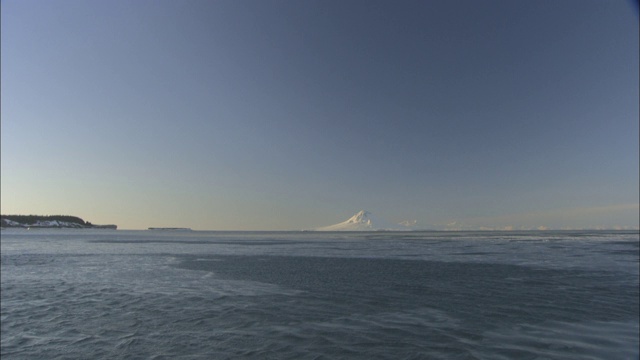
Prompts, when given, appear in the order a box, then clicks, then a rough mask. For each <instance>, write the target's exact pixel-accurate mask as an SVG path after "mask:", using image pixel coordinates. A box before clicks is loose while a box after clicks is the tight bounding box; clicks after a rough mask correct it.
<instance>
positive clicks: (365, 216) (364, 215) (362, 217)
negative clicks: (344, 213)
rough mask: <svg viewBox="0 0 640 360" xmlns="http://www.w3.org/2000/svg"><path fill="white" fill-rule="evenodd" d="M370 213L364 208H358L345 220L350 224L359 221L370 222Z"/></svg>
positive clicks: (358, 222) (359, 222)
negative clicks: (358, 209)
mask: <svg viewBox="0 0 640 360" xmlns="http://www.w3.org/2000/svg"><path fill="white" fill-rule="evenodd" d="M370 215H371V213H370V212H368V211H366V210H360V211H358V212H357V213H356V214H355V215H353V216H352V217H350V218H349V220H347V222H348V223H350V224H361V223H364V224H371V219H370V218H369V216H370Z"/></svg>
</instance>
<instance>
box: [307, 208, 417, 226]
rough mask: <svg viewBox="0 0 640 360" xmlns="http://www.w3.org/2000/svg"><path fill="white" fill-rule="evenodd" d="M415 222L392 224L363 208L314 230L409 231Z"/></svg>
mask: <svg viewBox="0 0 640 360" xmlns="http://www.w3.org/2000/svg"><path fill="white" fill-rule="evenodd" d="M411 225H413V223H409V222H404V223H401V224H392V223H389V222H387V221H384V220H382V219H380V218H377V217H375V216H374V215H373V214H372V213H370V212H369V211H365V210H361V211H358V212H357V213H356V214H355V215H353V216H352V217H350V218H349V219H347V220H346V221H343V222H341V223H338V224H334V225H329V226H323V227H319V228H316V229H313V230H314V231H409V230H413V229H412V228H410V227H409V226H411Z"/></svg>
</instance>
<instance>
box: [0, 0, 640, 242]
mask: <svg viewBox="0 0 640 360" xmlns="http://www.w3.org/2000/svg"><path fill="white" fill-rule="evenodd" d="M0 6H1V33H0V36H1V43H0V46H1V52H0V54H1V103H2V107H1V110H0V111H1V113H0V115H1V144H0V146H1V183H0V186H1V199H2V200H1V211H2V214H42V215H49V214H69V215H76V216H79V217H82V218H83V219H85V220H88V221H91V222H93V223H98V224H99V223H114V224H117V225H118V227H119V228H121V229H146V228H148V227H190V228H193V229H201V230H205V229H210V230H298V229H309V228H317V227H322V226H326V225H330V224H336V223H339V222H341V221H344V220H345V219H348V218H349V217H350V216H352V215H353V214H354V213H356V212H357V211H359V210H362V209H366V210H369V211H371V212H372V213H374V214H376V215H378V216H381V217H382V218H384V219H387V220H389V221H391V222H393V223H398V222H400V221H403V220H416V226H417V227H418V228H424V229H480V228H492V229H521V228H527V229H535V228H539V227H540V228H550V229H563V228H633V229H637V228H638V221H639V220H638V217H639V216H640V214H639V213H640V211H639V205H638V203H639V197H640V194H639V191H638V187H639V183H640V181H639V178H640V177H639V155H638V152H639V151H638V150H639V144H638V133H639V126H638V124H639V121H638V118H639V111H638V98H639V96H640V94H639V90H638V89H639V81H638V79H639V72H638V67H639V59H638V50H639V48H638V19H639V16H638V7H637V5H636V3H634V2H631V1H595V0H594V1H592V0H585V1H555V0H554V1H551V0H543V1H535V2H524V1H522V2H519V1H483V2H478V1H470V0H467V1H465V0H460V1H400V2H395V1H356V0H351V1H331V0H329V1H289V0H278V1H276V0H268V1H230V0H219V1H199V0H187V1H169V0H160V1H153V2H151V1H118V0H116V1H96V0H87V1H80V0H61V1H56V2H46V1H35V0H23V1H17V0H9V1H3V2H2V3H1V5H0Z"/></svg>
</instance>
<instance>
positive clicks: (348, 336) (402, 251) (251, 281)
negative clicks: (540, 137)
mask: <svg viewBox="0 0 640 360" xmlns="http://www.w3.org/2000/svg"><path fill="white" fill-rule="evenodd" d="M638 260H639V238H638V233H637V232H635V233H634V232H513V233H505V232H496V233H491V232H479V233H471V232H464V233H453V232H451V233H438V232H425V233H355V234H344V233H343V234H337V233H336V234H325V233H220V232H218V233H216V232H151V231H105V230H99V231H96V230H92V231H85V230H72V231H65V230H41V231H25V230H3V231H2V257H1V266H2V269H1V270H2V273H1V274H2V275H1V279H2V289H1V290H2V293H1V296H2V299H1V300H2V302H1V312H2V315H1V316H2V317H1V321H2V323H1V324H2V332H1V354H0V355H1V356H2V358H3V359H5V358H24V359H38V358H41V359H45V358H46V359H51V358H145V359H146V358H153V359H160V358H167V359H169V358H176V357H180V358H202V359H205V358H206V359H209V358H215V359H231V358H255V359H333V358H343V359H372V358H373V359H375V358H380V359H383V358H384V359H638V356H639V350H638V346H639V341H638V338H639V325H638V324H639V311H638V306H639V294H638V285H639V274H638V271H639V269H638V265H639V264H638Z"/></svg>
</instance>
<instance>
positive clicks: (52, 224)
mask: <svg viewBox="0 0 640 360" xmlns="http://www.w3.org/2000/svg"><path fill="white" fill-rule="evenodd" d="M0 226H2V227H3V228H68V229H117V228H118V226H117V225H94V224H92V223H90V222H88V221H84V220H82V219H81V218H79V217H77V216H69V215H0Z"/></svg>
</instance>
